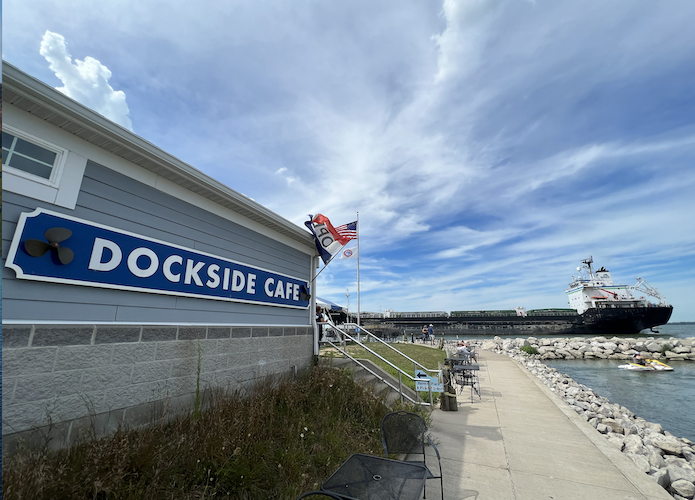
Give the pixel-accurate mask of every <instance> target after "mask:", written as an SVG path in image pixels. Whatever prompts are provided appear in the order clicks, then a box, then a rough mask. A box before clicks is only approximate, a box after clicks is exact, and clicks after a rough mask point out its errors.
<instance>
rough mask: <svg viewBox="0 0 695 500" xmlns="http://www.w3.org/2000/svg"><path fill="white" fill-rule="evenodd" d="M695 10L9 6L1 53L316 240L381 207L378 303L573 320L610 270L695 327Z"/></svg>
mask: <svg viewBox="0 0 695 500" xmlns="http://www.w3.org/2000/svg"><path fill="white" fill-rule="evenodd" d="M693 18H695V2H691V1H690V0H676V1H672V2H654V1H651V0H650V1H645V0H613V1H611V2H601V1H595V0H586V1H583V2H574V1H569V0H560V1H558V0H552V1H551V0H536V1H523V0H467V1H455V0H444V1H443V2H436V1H431V0H427V1H425V0H413V1H406V2H403V1H400V0H399V1H395V0H393V1H390V0H369V1H360V0H356V1H351V2H325V1H319V0H314V1H310V0H296V1H292V2H287V1H255V2H239V1H225V2H221V1H218V2H207V1H201V2H198V3H197V4H195V7H193V6H192V4H191V3H190V2H183V1H179V0H167V1H166V2H165V1H163V0H152V1H148V2H140V1H130V0H123V1H119V2H96V3H95V2H92V1H88V0H70V1H66V2H61V3H60V5H59V4H57V3H55V2H48V1H46V0H5V1H4V2H3V21H4V23H3V47H2V50H3V58H4V59H5V60H7V61H8V62H10V63H12V64H14V65H16V66H18V67H19V68H20V69H22V70H23V71H26V72H27V73H29V74H31V75H33V76H35V77H36V78H38V79H40V80H42V81H44V82H46V83H48V84H49V85H51V86H54V87H62V88H64V89H65V91H66V93H68V95H71V96H73V97H74V98H76V99H78V100H80V101H81V102H83V103H84V104H85V105H88V106H90V107H93V108H94V109H96V110H97V111H99V112H101V113H102V114H105V115H107V116H109V117H110V118H112V119H113V120H114V121H117V122H118V123H121V124H123V125H124V126H129V127H132V130H133V131H134V132H135V133H136V134H138V135H140V136H142V137H144V138H145V139H147V140H148V141H150V142H152V143H154V144H156V145H157V146H159V147H161V148H162V149H164V150H166V151H168V152H170V153H172V154H174V155H176V156H178V157H179V158H181V159H182V160H184V161H186V162H188V163H190V164H191V165H193V166H194V167H196V168H198V169H200V170H202V171H203V172H205V173H207V174H209V175H211V176H213V177H215V178H216V179H218V180H219V181H221V182H224V183H225V184H227V185H229V186H230V187H232V188H233V189H235V190H237V191H240V192H242V193H244V194H246V195H248V196H250V197H251V198H253V199H255V200H256V201H258V202H259V203H261V204H263V205H265V206H267V207H269V208H271V209H272V210H274V211H275V212H277V213H279V214H280V215H282V216H284V217H285V218H287V219H289V220H291V221H293V222H295V223H296V224H298V225H302V223H303V221H304V220H306V218H307V216H306V214H310V213H317V212H320V213H323V214H324V215H326V216H328V217H329V218H330V219H331V220H332V221H333V222H334V224H336V225H338V224H343V223H347V222H350V221H352V220H354V219H355V218H356V212H357V211H359V213H360V222H361V227H360V235H361V240H360V274H361V276H360V277H361V280H360V281H361V292H362V293H361V309H362V310H363V311H364V310H370V311H378V310H384V309H393V310H411V311H412V310H417V311H433V310H444V311H450V310H462V309H465V310H470V309H492V308H494V309H497V308H504V309H510V308H513V307H516V306H525V307H526V308H527V309H533V308H541V307H565V306H566V304H567V300H566V298H565V294H564V289H565V288H566V287H567V284H568V283H569V280H570V278H571V276H572V274H576V271H575V268H576V267H577V266H578V265H579V261H580V260H581V259H583V258H586V257H589V256H590V255H591V256H593V258H594V260H595V262H596V264H597V265H598V266H601V265H603V266H606V267H607V268H608V269H610V270H611V272H612V274H613V277H614V278H615V279H616V281H619V282H623V283H627V284H633V283H634V282H635V281H636V278H637V277H638V276H641V277H643V278H645V279H646V280H647V281H648V282H649V283H651V284H652V285H654V286H656V287H657V288H658V289H659V291H660V292H661V293H663V294H664V295H665V296H666V297H667V299H668V300H669V301H670V302H671V303H672V304H673V305H674V314H673V317H672V321H693V320H695V292H694V291H693V288H694V285H695V166H694V165H693V159H694V158H695V123H694V122H695V37H693V36H692V26H691V24H692V23H691V20H692V19H693ZM46 32H50V33H49V34H48V35H47V34H46ZM61 40H62V41H61ZM42 42H43V44H44V46H43V49H42ZM61 44H62V45H61ZM78 61H79V62H78ZM51 68H53V69H51ZM59 76H60V77H61V78H59ZM356 288H357V286H356V270H355V262H354V260H346V261H338V260H335V261H334V262H333V263H331V265H330V266H329V267H328V268H327V269H326V270H325V271H324V272H323V273H322V274H321V275H320V277H319V279H318V294H319V295H320V296H322V297H325V298H327V299H330V300H333V301H335V302H338V303H342V304H345V302H346V300H345V293H346V289H349V291H350V307H351V310H352V309H354V307H355V305H356Z"/></svg>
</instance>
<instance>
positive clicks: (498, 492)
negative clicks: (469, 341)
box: [427, 351, 673, 500]
mask: <svg viewBox="0 0 695 500" xmlns="http://www.w3.org/2000/svg"><path fill="white" fill-rule="evenodd" d="M480 364H481V370H480V381H481V399H479V400H478V399H477V398H474V400H473V401H471V400H470V399H467V398H459V402H458V411H454V412H452V411H448V412H445V411H441V410H434V411H433V412H432V426H431V427H432V428H431V436H432V438H433V440H434V441H435V443H436V444H437V448H438V450H439V453H440V454H441V461H442V466H443V469H444V498H456V499H475V500H493V499H494V500H506V499H509V500H538V499H543V498H545V499H551V498H553V499H562V500H574V499H577V500H580V499H582V500H583V499H586V498H592V499H594V500H638V499H639V500H672V498H673V497H672V496H671V495H669V494H668V492H667V491H666V490H664V489H663V488H662V487H661V486H659V485H658V484H657V483H656V482H655V481H654V480H652V479H651V478H650V477H649V476H647V475H646V474H644V472H642V471H641V470H639V469H638V467H637V466H636V465H635V464H634V463H633V462H632V461H631V460H630V459H629V458H628V457H627V456H625V455H624V454H622V453H621V452H620V451H618V449H617V448H615V447H614V446H613V445H612V444H610V443H609V442H608V441H607V440H606V439H604V438H603V437H602V436H601V435H599V433H598V432H597V431H596V429H594V428H593V427H592V426H591V425H589V424H588V423H587V422H586V421H585V420H584V419H582V418H581V417H580V416H579V415H578V414H577V413H575V412H574V411H573V410H572V409H571V408H570V406H569V405H567V404H566V403H565V402H564V401H562V400H561V399H560V398H559V397H558V396H556V395H555V394H554V393H553V392H552V391H551V390H550V389H549V388H547V387H546V386H545V385H543V383H542V382H541V381H540V380H538V379H537V378H536V377H535V376H534V375H533V374H531V373H530V372H529V371H528V370H526V369H525V368H523V367H522V366H521V365H519V364H518V363H517V362H516V361H515V360H513V359H512V358H510V357H508V356H506V355H504V354H498V353H495V352H491V351H482V352H481V353H480ZM430 452H431V453H434V452H433V451H432V450H428V453H430ZM433 458H434V460H436V458H435V457H433ZM429 483H431V484H428V485H427V495H428V497H429V496H430V495H431V497H432V498H438V497H439V491H436V492H435V491H434V490H435V489H438V487H439V484H438V483H437V482H436V481H430V482H429Z"/></svg>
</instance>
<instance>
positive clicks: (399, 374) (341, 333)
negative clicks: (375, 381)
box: [321, 320, 441, 406]
mask: <svg viewBox="0 0 695 500" xmlns="http://www.w3.org/2000/svg"><path fill="white" fill-rule="evenodd" d="M321 323H322V324H325V325H328V326H329V327H331V328H332V329H334V330H335V331H337V332H339V334H340V335H341V339H344V337H347V338H349V339H350V340H351V341H353V342H355V343H356V344H357V345H359V346H360V347H362V348H364V349H366V350H367V351H368V352H370V353H371V354H373V355H374V356H376V357H377V358H379V359H380V360H382V361H383V362H385V363H386V364H388V365H389V366H391V367H392V368H394V369H395V370H396V371H397V372H398V385H399V386H400V387H401V388H399V389H396V388H395V387H394V386H392V385H391V384H389V383H388V382H386V381H385V380H383V379H382V378H381V377H379V376H378V375H376V374H374V372H372V370H370V369H369V368H367V367H366V366H364V365H363V364H362V363H360V362H359V361H358V360H357V359H355V358H353V357H352V356H350V355H349V354H348V353H347V352H346V351H344V350H343V349H340V348H339V347H337V346H336V345H335V344H333V343H332V342H330V341H328V340H325V341H324V342H326V343H328V344H330V345H331V346H333V347H334V348H335V349H336V350H338V351H339V352H341V353H342V354H343V355H344V356H346V357H348V358H350V359H351V360H353V361H355V362H356V363H357V364H359V365H360V366H361V367H363V368H365V369H366V370H367V371H369V372H370V373H372V374H373V375H375V376H376V377H377V378H379V379H380V380H382V381H384V383H386V384H387V385H389V386H390V387H392V388H393V389H394V390H398V392H399V393H400V394H401V400H402V399H403V396H405V397H407V398H408V399H409V400H410V401H412V402H413V403H417V402H416V401H413V399H412V398H410V397H409V396H407V395H404V394H403V390H402V380H401V376H402V375H405V376H406V377H408V378H409V379H410V380H413V381H421V382H425V381H426V382H427V389H428V392H429V396H430V402H429V403H424V402H421V403H417V404H422V405H427V406H432V380H431V379H429V378H427V379H422V378H415V377H411V376H410V374H409V373H407V372H405V371H403V369H401V368H399V367H398V366H396V365H394V364H393V363H391V362H390V361H389V360H387V359H386V358H384V357H383V356H381V355H380V354H378V353H376V352H374V351H373V350H371V349H370V348H369V347H367V346H366V345H364V344H363V343H362V342H360V341H359V340H357V339H355V338H354V337H353V336H352V335H350V334H349V333H347V332H346V331H343V330H341V329H340V328H338V327H337V326H336V325H335V324H334V323H333V322H332V321H330V320H327V321H323V322H321ZM346 325H348V326H355V327H357V328H359V329H360V330H363V331H365V332H366V333H367V334H369V335H371V336H372V337H374V338H375V339H377V340H378V341H380V342H381V343H383V344H385V345H387V346H388V347H389V348H391V349H393V350H394V351H396V352H397V353H398V354H400V355H401V356H403V357H405V358H406V359H408V360H410V361H412V362H413V364H414V365H415V366H420V367H421V368H423V369H424V370H425V371H430V372H436V373H441V370H430V369H428V368H425V367H424V366H422V365H421V364H420V363H418V362H417V361H415V360H414V359H412V358H410V357H409V356H406V355H405V354H403V353H402V352H401V351H399V350H398V349H395V348H394V347H392V346H390V345H388V344H387V343H386V342H384V341H383V340H381V339H380V338H378V337H377V336H375V335H374V334H373V333H371V332H370V331H369V330H366V329H364V328H362V327H361V326H359V325H357V324H354V323H347V324H346ZM342 343H344V340H343V342H342ZM417 392H418V391H417V390H416V391H415V393H416V394H417Z"/></svg>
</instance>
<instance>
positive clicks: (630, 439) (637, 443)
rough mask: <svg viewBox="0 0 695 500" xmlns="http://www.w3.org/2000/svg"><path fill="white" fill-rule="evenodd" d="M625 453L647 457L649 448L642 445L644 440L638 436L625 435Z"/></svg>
mask: <svg viewBox="0 0 695 500" xmlns="http://www.w3.org/2000/svg"><path fill="white" fill-rule="evenodd" d="M623 443H624V444H625V453H635V454H636V455H647V448H646V447H645V446H644V444H642V439H640V437H639V436H638V435H636V434H629V435H627V434H626V435H625V440H624V441H623Z"/></svg>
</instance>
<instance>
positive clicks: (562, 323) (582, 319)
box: [363, 257, 673, 335]
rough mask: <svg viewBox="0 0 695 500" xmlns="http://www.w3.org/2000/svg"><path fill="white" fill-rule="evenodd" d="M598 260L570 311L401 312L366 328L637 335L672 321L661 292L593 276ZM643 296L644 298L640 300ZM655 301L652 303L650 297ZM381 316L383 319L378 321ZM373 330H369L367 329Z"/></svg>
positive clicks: (585, 267)
mask: <svg viewBox="0 0 695 500" xmlns="http://www.w3.org/2000/svg"><path fill="white" fill-rule="evenodd" d="M593 262H594V261H593V258H591V257H589V258H588V259H584V260H583V261H582V266H581V267H578V268H577V270H578V271H579V276H577V277H576V278H575V277H574V276H573V277H572V282H571V283H570V284H569V288H567V290H565V293H566V294H567V297H568V300H569V305H570V306H571V307H572V308H571V309H535V310H530V311H526V309H525V308H523V307H517V308H515V309H509V310H499V311H452V312H451V313H450V314H447V313H446V312H444V311H429V312H408V313H400V312H394V311H387V312H386V313H384V314H383V315H381V314H380V315H373V317H364V319H363V324H364V325H365V326H366V327H367V328H368V329H369V326H371V328H373V329H375V330H377V331H381V332H383V334H385V335H394V334H397V333H406V334H410V333H413V330H415V333H417V332H419V331H420V330H421V329H422V326H423V325H429V324H432V325H434V328H435V331H436V332H437V333H439V334H444V335H453V334H459V333H461V334H480V335H530V334H562V335H571V334H601V335H602V334H610V335H625V334H634V333H638V332H640V331H642V330H646V329H651V328H653V327H655V326H659V325H664V324H666V323H667V322H668V320H669V319H670V317H671V313H672V312H673V306H671V305H670V304H669V303H668V302H667V301H666V299H665V297H664V296H663V295H661V294H660V293H659V292H658V291H657V290H656V288H654V287H652V286H651V285H649V284H648V283H647V282H646V281H645V280H644V279H642V278H637V283H636V284H635V285H616V284H615V283H614V282H613V278H612V277H611V274H610V272H609V271H608V270H607V269H605V268H603V267H602V268H600V269H599V270H598V271H594V270H593V268H592V266H591V265H592V264H593ZM635 294H638V295H639V297H635ZM645 296H650V299H647V298H645ZM377 316H380V317H377ZM368 325H369V326H368Z"/></svg>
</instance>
